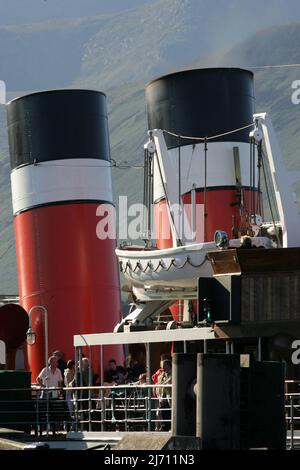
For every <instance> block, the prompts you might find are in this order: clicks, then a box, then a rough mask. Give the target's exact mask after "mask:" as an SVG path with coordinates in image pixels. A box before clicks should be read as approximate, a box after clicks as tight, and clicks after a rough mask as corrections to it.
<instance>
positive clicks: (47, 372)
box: [36, 351, 172, 430]
mask: <svg viewBox="0 0 300 470" xmlns="http://www.w3.org/2000/svg"><path fill="white" fill-rule="evenodd" d="M89 369H90V368H89V359H88V358H86V357H83V358H82V361H81V368H80V372H81V377H79V376H77V378H76V372H75V361H74V360H72V359H70V360H69V361H68V362H67V363H66V362H64V360H63V354H62V353H61V352H60V351H54V353H52V355H51V356H50V357H49V360H48V368H44V369H42V371H41V372H40V373H39V375H38V376H37V378H36V382H37V384H38V385H40V386H41V388H42V389H43V388H44V387H47V388H48V392H47V393H48V398H49V399H58V398H64V394H63V392H62V387H66V388H71V387H74V386H80V385H82V386H86V387H87V386H89V385H94V384H95V380H96V379H97V377H98V376H95V375H94V374H93V372H92V371H90V370H89ZM90 377H92V383H90ZM152 382H153V384H157V385H158V386H157V387H156V388H155V389H154V391H153V395H154V397H155V398H156V399H157V400H156V401H157V413H156V414H157V425H156V430H169V429H170V423H168V422H166V420H167V421H168V420H170V417H171V412H170V397H171V387H159V385H168V384H171V383H172V363H171V360H170V359H169V358H164V359H162V360H161V362H160V367H159V369H158V370H157V371H156V372H155V374H153V375H152ZM124 384H136V385H146V384H147V374H146V366H145V364H144V363H140V362H138V361H137V360H133V359H132V358H131V357H130V358H129V360H128V362H127V367H123V366H121V365H117V363H116V361H115V359H110V360H109V362H108V367H107V370H106V373H105V382H104V386H107V389H105V391H104V395H103V396H104V397H106V398H107V397H108V396H109V394H110V393H111V389H110V387H113V386H118V385H124ZM41 398H46V395H45V393H44V392H43V391H42V394H41ZM65 399H66V401H67V404H68V409H69V412H70V414H71V415H72V413H73V400H74V393H73V392H72V391H66V393H65Z"/></svg>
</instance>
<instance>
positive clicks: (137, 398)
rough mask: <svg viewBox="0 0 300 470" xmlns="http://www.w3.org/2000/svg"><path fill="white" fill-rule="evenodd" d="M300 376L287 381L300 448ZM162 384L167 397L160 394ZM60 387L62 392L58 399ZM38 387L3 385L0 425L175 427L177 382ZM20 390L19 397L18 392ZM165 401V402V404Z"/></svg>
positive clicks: (292, 433)
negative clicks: (53, 396)
mask: <svg viewBox="0 0 300 470" xmlns="http://www.w3.org/2000/svg"><path fill="white" fill-rule="evenodd" d="M290 384H294V386H295V387H296V388H297V387H298V385H300V381H286V393H285V418H286V424H287V448H288V449H295V448H300V392H290V391H289V390H288V387H289V386H290ZM157 389H160V390H161V391H162V390H164V391H165V395H166V397H164V398H162V397H158V396H157V395H156V392H157ZM53 390H59V391H60V392H61V393H62V397H61V398H59V399H55V400H52V399H51V398H50V396H49V395H50V393H51V392H52V391H53ZM41 391H44V392H45V391H47V390H46V389H45V388H41V387H38V386H32V387H31V388H30V389H20V388H14V389H0V427H6V428H13V429H15V428H17V429H22V430H24V431H25V432H28V433H34V434H36V435H38V434H40V435H41V434H43V433H46V435H48V434H49V432H52V433H54V432H56V431H58V432H62V431H68V430H74V431H83V430H86V431H98V430H99V431H118V430H122V431H128V432H130V431H159V430H170V427H171V408H172V403H171V396H170V395H171V385H157V384H156V385H148V384H145V385H137V384H130V385H119V386H101V387H100V386H93V387H72V388H63V389H54V388H49V389H48V392H49V393H46V394H45V393H44V398H41ZM18 395H19V396H18ZM162 400H164V402H163V403H162Z"/></svg>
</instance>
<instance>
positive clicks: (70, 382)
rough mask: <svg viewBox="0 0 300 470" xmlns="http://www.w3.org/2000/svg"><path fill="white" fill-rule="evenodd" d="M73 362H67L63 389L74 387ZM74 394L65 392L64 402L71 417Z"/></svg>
mask: <svg viewBox="0 0 300 470" xmlns="http://www.w3.org/2000/svg"><path fill="white" fill-rule="evenodd" d="M74 382H75V361H73V360H72V359H70V360H69V361H68V362H67V368H66V369H65V372H64V385H65V387H68V388H70V387H74V385H75V383H74ZM73 395H74V393H73V392H72V391H67V392H66V400H67V404H68V408H69V412H70V414H71V415H72V413H73V398H74V396H73Z"/></svg>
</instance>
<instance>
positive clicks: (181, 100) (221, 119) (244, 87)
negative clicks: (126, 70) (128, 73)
mask: <svg viewBox="0 0 300 470" xmlns="http://www.w3.org/2000/svg"><path fill="white" fill-rule="evenodd" d="M254 101H255V98H254V90H253V73H252V72H250V71H248V70H242V69H237V68H212V69H197V70H187V71H183V72H177V73H173V74H171V75H166V76H164V77H160V78H157V79H156V80H154V81H152V82H150V83H149V84H148V85H147V86H146V103H147V114H148V125H149V129H150V130H151V129H164V130H167V131H171V132H174V133H175V134H180V135H184V136H192V137H211V136H214V135H217V134H221V133H224V132H227V131H231V130H234V129H238V128H240V127H243V126H246V125H248V124H251V123H252V120H253V113H254ZM249 132H250V129H245V130H243V131H240V132H237V133H234V134H230V135H228V136H225V137H221V138H218V139H213V140H214V141H222V142H224V141H230V142H249ZM166 142H167V145H168V148H172V147H177V146H178V139H177V138H176V137H172V136H170V135H167V134H166ZM196 142H197V141H193V140H183V139H182V140H181V141H180V143H181V145H191V144H192V143H196Z"/></svg>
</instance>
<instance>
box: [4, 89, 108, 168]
mask: <svg viewBox="0 0 300 470" xmlns="http://www.w3.org/2000/svg"><path fill="white" fill-rule="evenodd" d="M7 121H8V138H9V149H10V159H11V168H12V169H14V168H17V167H19V166H21V165H27V164H31V163H33V162H35V161H37V162H45V161H52V160H62V159H70V158H96V159H102V160H109V159H110V151H109V134H108V122H107V109H106V96H105V94H103V93H101V92H99V91H91V90H71V89H70V90H51V91H43V92H38V93H32V94H30V95H26V96H22V97H20V98H17V99H15V100H13V101H11V102H10V103H8V105H7Z"/></svg>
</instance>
